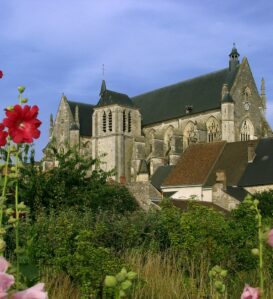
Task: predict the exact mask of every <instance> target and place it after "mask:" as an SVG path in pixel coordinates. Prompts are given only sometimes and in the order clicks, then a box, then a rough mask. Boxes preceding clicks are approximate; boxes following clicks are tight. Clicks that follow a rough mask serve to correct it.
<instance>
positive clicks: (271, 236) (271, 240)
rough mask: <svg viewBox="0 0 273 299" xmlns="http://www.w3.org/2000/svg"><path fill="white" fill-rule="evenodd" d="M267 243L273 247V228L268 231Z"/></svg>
mask: <svg viewBox="0 0 273 299" xmlns="http://www.w3.org/2000/svg"><path fill="white" fill-rule="evenodd" d="M267 243H268V244H269V245H270V246H271V247H273V229H271V231H270V232H269V233H268V239H267Z"/></svg>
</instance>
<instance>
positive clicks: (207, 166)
mask: <svg viewBox="0 0 273 299" xmlns="http://www.w3.org/2000/svg"><path fill="white" fill-rule="evenodd" d="M225 144H226V142H225V141H218V142H212V143H199V144H192V145H190V146H189V147H188V148H187V149H186V151H185V152H184V153H183V154H182V155H181V157H180V158H179V160H178V162H177V164H176V166H175V168H174V169H173V170H172V171H171V173H170V174H169V176H168V177H167V178H166V179H165V180H164V182H163V184H162V185H163V186H181V185H203V184H204V183H205V182H206V179H207V177H208V175H209V172H210V170H211V169H212V167H213V166H214V163H215V162H216V161H217V159H218V157H219V156H220V154H221V153H222V151H223V149H224V146H225Z"/></svg>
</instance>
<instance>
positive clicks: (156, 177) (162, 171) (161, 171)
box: [151, 165, 174, 195]
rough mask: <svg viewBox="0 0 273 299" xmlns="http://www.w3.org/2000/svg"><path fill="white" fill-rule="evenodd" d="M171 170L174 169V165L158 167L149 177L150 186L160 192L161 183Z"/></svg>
mask: <svg viewBox="0 0 273 299" xmlns="http://www.w3.org/2000/svg"><path fill="white" fill-rule="evenodd" d="M172 169H174V165H165V166H159V167H158V168H157V169H156V171H155V172H154V174H153V175H152V176H151V184H152V185H153V186H154V187H155V188H156V189H157V190H160V187H161V185H162V183H163V181H164V180H165V179H166V177H167V176H168V175H169V173H170V172H171V170H172ZM165 195H166V194H165Z"/></svg>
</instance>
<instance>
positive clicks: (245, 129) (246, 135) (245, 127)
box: [240, 119, 254, 141]
mask: <svg viewBox="0 0 273 299" xmlns="http://www.w3.org/2000/svg"><path fill="white" fill-rule="evenodd" d="M240 134H241V141H246V140H252V139H254V127H253V125H252V122H251V121H250V120H249V119H246V120H244V121H243V123H242V126H241V131H240Z"/></svg>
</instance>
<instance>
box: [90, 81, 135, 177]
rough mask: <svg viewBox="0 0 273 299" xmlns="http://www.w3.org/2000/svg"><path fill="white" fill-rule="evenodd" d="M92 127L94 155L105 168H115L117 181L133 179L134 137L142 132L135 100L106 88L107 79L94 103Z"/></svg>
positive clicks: (108, 169) (103, 82)
mask: <svg viewBox="0 0 273 299" xmlns="http://www.w3.org/2000/svg"><path fill="white" fill-rule="evenodd" d="M92 128H93V129H92V137H93V138H92V157H93V158H98V159H100V160H101V167H102V168H104V169H105V170H107V171H110V170H113V169H114V171H115V174H114V178H115V180H116V181H124V180H126V181H127V182H128V181H130V171H131V157H132V148H133V141H134V138H135V137H136V136H140V135H141V116H140V113H139V109H138V108H137V107H136V106H135V105H134V103H133V101H132V100H131V99H130V98H129V97H128V96H127V95H126V94H122V93H118V92H115V91H112V90H109V89H107V88H106V83H105V80H103V81H102V84H101V89H100V99H99V101H98V103H97V105H96V106H95V107H94V112H93V115H92Z"/></svg>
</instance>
